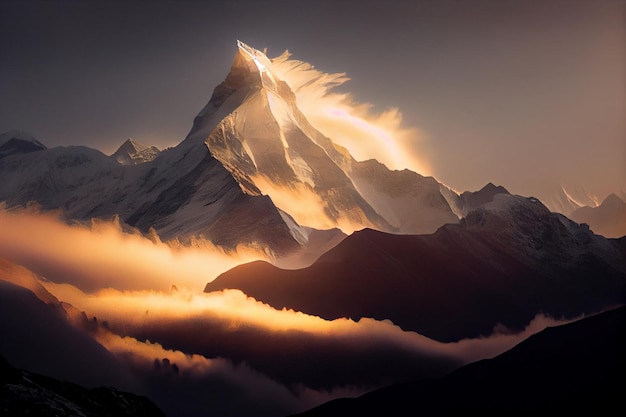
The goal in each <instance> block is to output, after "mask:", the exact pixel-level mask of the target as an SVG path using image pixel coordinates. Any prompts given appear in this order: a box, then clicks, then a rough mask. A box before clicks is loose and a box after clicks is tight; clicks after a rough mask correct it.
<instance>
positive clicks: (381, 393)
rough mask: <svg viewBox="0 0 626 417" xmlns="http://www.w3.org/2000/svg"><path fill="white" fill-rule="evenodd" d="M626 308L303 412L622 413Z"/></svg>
mask: <svg viewBox="0 0 626 417" xmlns="http://www.w3.org/2000/svg"><path fill="white" fill-rule="evenodd" d="M625 386H626V308H624V307H622V308H619V309H616V310H612V311H609V312H605V313H602V314H598V315H596V316H594V317H589V318H586V319H584V320H580V321H577V322H574V323H570V324H567V325H563V326H559V327H553V328H548V329H546V330H544V331H542V332H540V333H538V334H536V335H534V336H531V337H530V338H528V339H527V340H525V341H524V342H522V343H520V344H519V345H517V346H516V347H514V348H513V349H511V350H509V351H508V352H505V353H503V354H501V355H499V356H497V357H496V358H494V359H488V360H483V361H479V362H476V363H473V364H470V365H467V366H464V367H463V368H460V369H458V370H456V371H454V372H452V373H451V374H449V375H447V376H445V377H443V378H440V379H437V380H432V381H426V382H420V383H412V384H403V385H396V386H391V387H387V388H384V389H380V390H376V391H372V392H370V393H368V394H365V395H363V396H361V397H359V398H354V399H340V400H335V401H331V402H328V403H326V404H323V405H321V406H319V407H316V408H314V409H312V410H309V411H308V412H305V413H303V414H300V416H302V417H305V416H306V417H314V416H315V417H321V416H324V417H331V416H347V415H381V416H382V415H393V416H404V415H420V416H425V417H426V416H444V415H473V414H472V413H476V414H477V415H481V416H491V415H494V416H495V415H498V416H518V415H520V416H521V415H524V416H526V415H616V416H617V415H624V413H625V412H626V403H624V401H623V395H624V391H623V389H624V387H625Z"/></svg>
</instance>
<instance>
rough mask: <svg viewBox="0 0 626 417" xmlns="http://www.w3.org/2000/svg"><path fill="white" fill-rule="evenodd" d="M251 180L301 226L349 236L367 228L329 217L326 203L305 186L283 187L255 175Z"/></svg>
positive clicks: (342, 218) (361, 224)
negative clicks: (336, 231)
mask: <svg viewBox="0 0 626 417" xmlns="http://www.w3.org/2000/svg"><path fill="white" fill-rule="evenodd" d="M251 179H252V181H254V184H255V185H256V186H257V187H258V188H259V189H260V190H261V192H262V193H263V194H265V195H269V196H271V197H272V202H273V203H274V204H275V205H276V207H278V208H280V209H282V210H284V211H285V212H287V213H289V215H290V216H292V217H293V219H294V220H295V221H296V222H297V223H298V224H300V225H305V226H308V227H313V228H315V229H318V230H326V229H332V228H335V227H336V228H339V229H341V231H343V232H344V233H346V234H348V235H349V234H351V233H353V232H355V231H357V230H361V229H363V228H364V227H365V226H364V225H363V223H355V222H351V221H350V220H348V219H347V218H345V217H340V218H338V219H336V220H333V219H331V218H330V217H328V215H326V203H324V201H322V200H321V199H320V197H319V196H318V195H317V194H316V193H315V192H314V191H313V190H311V189H310V188H308V187H307V185H305V184H296V185H292V186H290V187H281V186H279V185H278V184H276V183H274V182H273V181H271V180H268V179H267V178H266V177H264V176H263V175H254V176H251ZM363 220H364V221H365V220H366V219H363Z"/></svg>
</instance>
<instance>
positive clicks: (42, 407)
mask: <svg viewBox="0 0 626 417" xmlns="http://www.w3.org/2000/svg"><path fill="white" fill-rule="evenodd" d="M0 384H1V385H0V413H1V414H2V415H10V416H41V417H48V416H50V417H52V416H61V415H64V416H89V417H111V416H119V417H123V416H127V417H165V414H164V413H163V412H162V411H161V410H160V409H159V408H158V407H157V406H156V405H155V404H154V403H153V402H152V401H150V400H149V399H148V398H146V397H142V396H139V395H135V394H131V393H128V392H122V391H118V390H116V389H115V388H112V387H99V388H91V389H87V388H84V387H81V386H80V385H76V384H72V383H70V382H64V381H59V380H57V379H54V378H50V377H47V376H43V375H39V374H34V373H31V372H28V371H24V370H20V369H16V368H14V367H12V366H11V365H10V364H9V363H8V362H7V361H6V359H4V357H2V356H0Z"/></svg>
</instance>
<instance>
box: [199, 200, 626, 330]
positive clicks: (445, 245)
mask: <svg viewBox="0 0 626 417" xmlns="http://www.w3.org/2000/svg"><path fill="white" fill-rule="evenodd" d="M224 288H237V289H240V290H242V291H244V292H245V293H246V294H248V295H249V296H252V297H254V298H256V299H258V300H261V301H263V302H266V303H269V304H270V305H272V306H274V307H276V308H279V309H280V308H283V307H287V308H292V309H294V310H298V311H303V312H306V313H310V314H315V315H320V316H322V317H324V318H327V319H334V318H338V317H350V318H353V319H355V320H357V319H359V318H360V317H363V316H364V317H373V318H376V319H380V320H382V319H391V320H392V321H393V322H394V323H395V324H398V325H399V326H400V327H402V328H403V329H405V330H414V331H417V332H418V333H420V334H423V335H425V336H428V337H431V338H434V339H438V340H441V341H455V340H460V339H462V338H469V337H476V336H479V335H485V334H490V333H491V332H492V331H493V328H494V327H495V326H497V325H498V324H504V325H505V326H507V327H509V328H514V329H522V328H523V327H524V326H525V325H526V324H527V323H528V322H529V321H530V320H531V319H532V318H533V317H535V315H536V314H538V313H545V314H548V315H552V316H555V317H560V316H566V317H575V316H578V315H580V314H583V313H590V312H597V311H600V310H601V309H603V308H606V307H608V306H613V305H619V304H622V303H624V302H626V256H625V251H624V248H623V247H622V246H620V244H619V242H618V241H616V240H610V239H605V238H603V237H601V236H597V235H594V234H593V233H591V232H590V231H589V229H588V227H585V226H581V225H578V224H576V223H573V222H571V221H570V220H568V219H567V218H565V217H564V216H561V215H558V214H554V213H550V212H549V211H548V209H547V208H545V206H543V205H542V204H541V203H540V202H539V201H538V200H536V199H533V198H523V197H520V196H512V195H509V194H497V195H495V197H494V200H493V201H492V202H490V203H488V204H486V205H484V206H482V207H480V208H479V209H477V210H474V211H473V212H471V213H469V214H468V215H467V216H466V217H465V218H464V219H463V220H462V221H461V224H459V225H452V224H449V225H445V226H443V227H442V228H440V229H439V230H438V231H437V232H436V233H434V234H432V235H419V236H410V235H405V236H399V235H389V234H385V233H381V232H377V231H373V230H363V231H360V232H357V233H355V234H353V235H352V236H350V237H348V238H346V239H345V240H344V241H343V242H342V243H340V244H339V245H337V246H336V247H335V248H334V249H332V250H330V251H329V252H328V253H326V254H325V255H323V256H322V257H321V258H320V259H319V260H318V261H317V262H315V263H314V264H313V265H311V266H310V267H308V268H305V269H301V270H290V271H287V270H281V269H278V268H276V267H273V266H272V265H269V264H266V263H262V262H255V263H251V264H247V265H243V266H240V267H237V268H234V269H232V270H230V271H228V272H226V273H224V274H222V275H221V276H219V277H218V278H217V279H216V280H215V281H213V282H211V283H209V284H207V286H206V288H205V291H207V292H208V291H215V290H221V289H224Z"/></svg>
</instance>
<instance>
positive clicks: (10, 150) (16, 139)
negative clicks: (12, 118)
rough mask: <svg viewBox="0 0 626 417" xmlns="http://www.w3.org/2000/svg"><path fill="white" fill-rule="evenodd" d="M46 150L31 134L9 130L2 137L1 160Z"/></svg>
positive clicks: (0, 138) (0, 144) (0, 143)
mask: <svg viewBox="0 0 626 417" xmlns="http://www.w3.org/2000/svg"><path fill="white" fill-rule="evenodd" d="M43 149H46V147H45V145H44V144H42V143H41V142H39V141H38V140H37V139H35V137H34V136H33V135H31V134H30V133H27V132H24V131H20V130H9V131H8V132H4V133H3V134H1V135H0V159H2V158H4V157H7V156H9V155H19V154H25V153H29V152H35V151H40V150H43Z"/></svg>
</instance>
